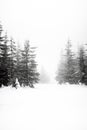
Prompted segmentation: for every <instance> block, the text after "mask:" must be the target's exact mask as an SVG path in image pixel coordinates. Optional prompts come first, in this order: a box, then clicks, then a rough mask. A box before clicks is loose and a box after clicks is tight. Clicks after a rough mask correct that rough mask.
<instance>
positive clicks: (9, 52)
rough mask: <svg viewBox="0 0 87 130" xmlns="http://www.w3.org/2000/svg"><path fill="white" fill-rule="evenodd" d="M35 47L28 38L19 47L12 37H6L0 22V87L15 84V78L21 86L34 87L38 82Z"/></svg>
mask: <svg viewBox="0 0 87 130" xmlns="http://www.w3.org/2000/svg"><path fill="white" fill-rule="evenodd" d="M35 49H36V48H35V47H31V46H30V43H29V40H26V41H25V43H24V48H23V49H20V47H18V46H17V44H16V43H15V41H14V39H13V38H12V37H11V38H10V39H9V38H8V36H7V33H4V31H3V27H2V25H1V24H0V87H2V85H4V86H8V85H13V86H15V81H16V78H17V79H18V81H19V83H20V85H21V86H22V85H23V86H30V87H34V84H35V83H38V81H39V73H38V72H37V63H36V61H35V57H36V54H35Z"/></svg>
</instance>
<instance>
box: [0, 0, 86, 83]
mask: <svg viewBox="0 0 87 130" xmlns="http://www.w3.org/2000/svg"><path fill="white" fill-rule="evenodd" d="M0 4H1V7H0V20H1V22H2V24H3V25H4V28H5V29H6V30H7V32H8V36H13V38H14V39H15V40H16V41H17V42H18V43H20V44H21V46H22V45H23V42H24V40H26V39H29V40H30V44H31V45H34V46H36V47H38V48H37V61H38V63H39V69H40V70H41V71H42V69H43V68H44V70H45V71H46V73H47V76H48V75H49V76H50V80H51V81H52V79H53V78H54V77H55V72H56V70H57V65H58V61H59V57H60V52H61V48H63V47H64V45H65V44H66V42H67V40H68V38H70V39H71V42H72V43H73V45H74V47H76V46H78V44H82V43H86V42H87V36H86V35H87V24H86V23H87V14H86V12H87V7H86V5H87V1H86V0H44V1H42V0H0Z"/></svg>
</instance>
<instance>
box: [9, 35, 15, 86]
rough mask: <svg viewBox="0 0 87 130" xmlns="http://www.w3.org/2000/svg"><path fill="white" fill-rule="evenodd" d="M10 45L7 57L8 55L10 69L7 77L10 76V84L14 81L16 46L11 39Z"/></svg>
mask: <svg viewBox="0 0 87 130" xmlns="http://www.w3.org/2000/svg"><path fill="white" fill-rule="evenodd" d="M9 42H10V45H9V55H10V60H9V64H10V69H9V75H10V83H11V84H12V83H13V82H14V81H15V79H16V72H15V71H16V44H15V42H14V40H13V38H12V37H11V39H10V41H9Z"/></svg>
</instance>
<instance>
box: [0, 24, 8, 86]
mask: <svg viewBox="0 0 87 130" xmlns="http://www.w3.org/2000/svg"><path fill="white" fill-rule="evenodd" d="M2 31H3V29H2V25H0V87H1V86H2V84H3V85H5V86H8V82H9V74H8V46H7V42H8V41H7V34H6V35H5V36H2Z"/></svg>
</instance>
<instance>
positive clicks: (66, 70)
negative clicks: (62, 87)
mask: <svg viewBox="0 0 87 130" xmlns="http://www.w3.org/2000/svg"><path fill="white" fill-rule="evenodd" d="M74 58H75V55H74V53H73V52H72V44H71V41H70V40H68V42H67V45H66V49H65V54H63V55H62V60H61V63H60V65H59V68H58V72H57V76H56V80H57V81H58V82H59V83H66V82H68V83H70V84H74V83H76V80H75V59H74Z"/></svg>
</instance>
